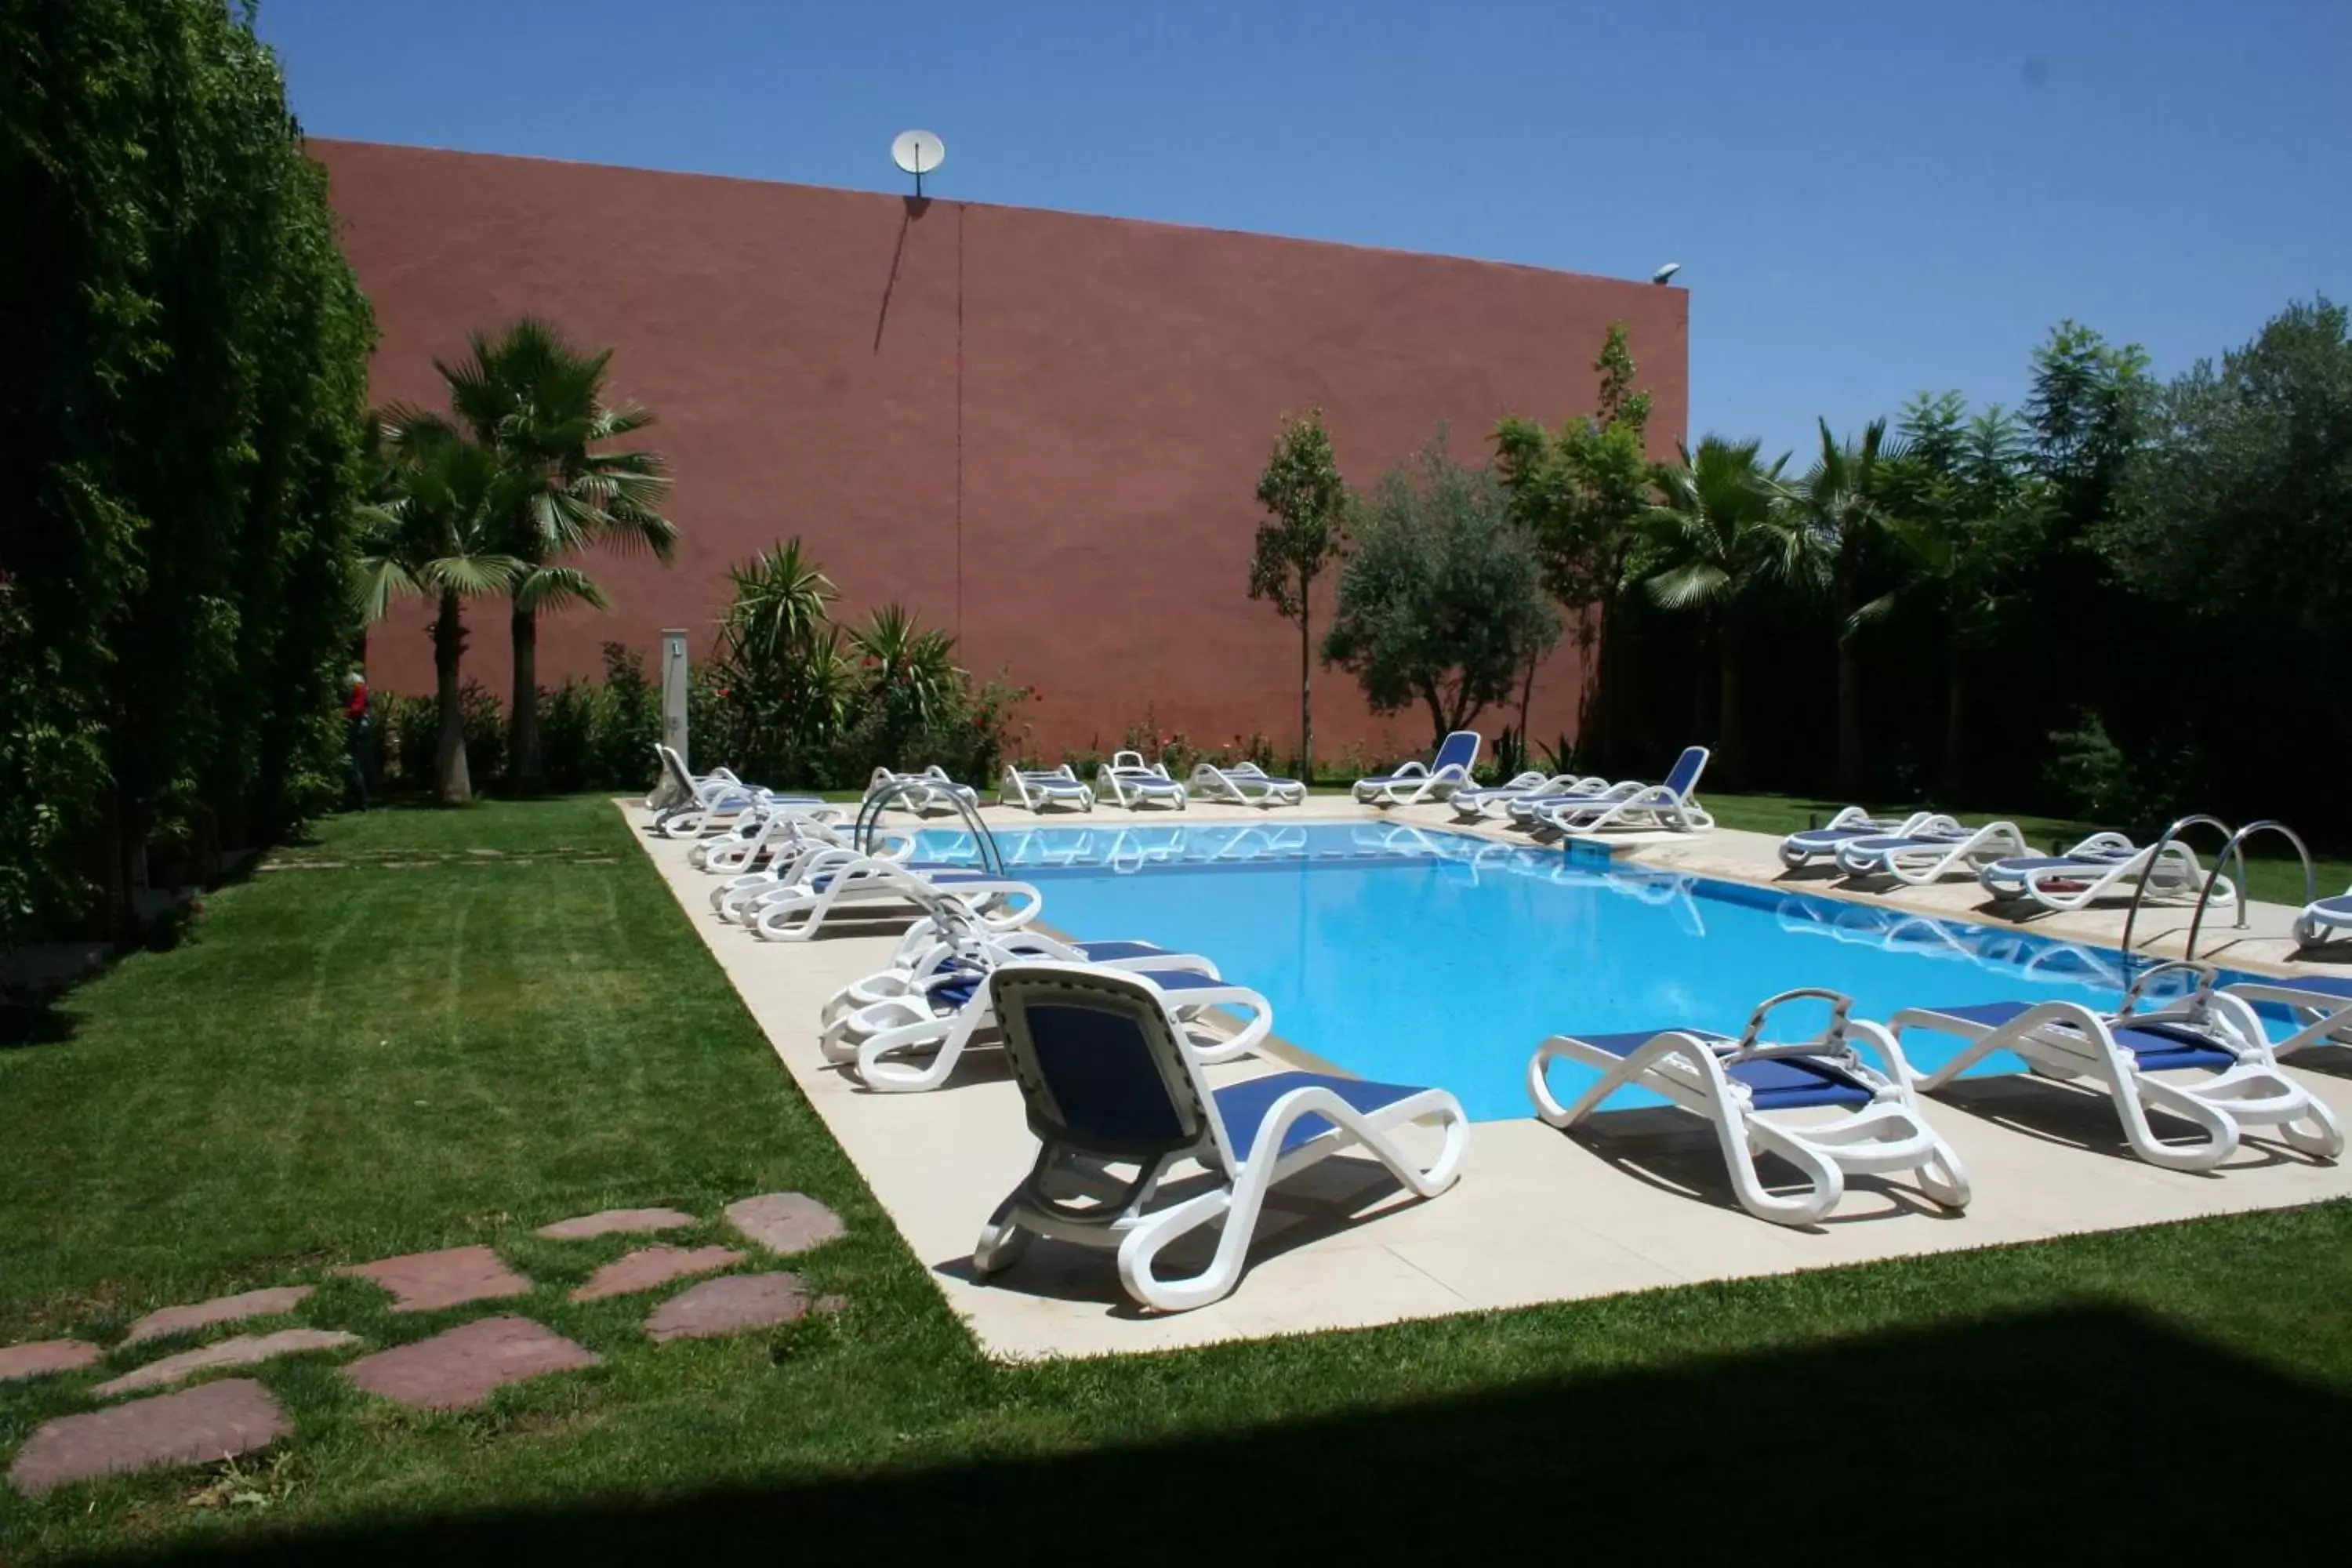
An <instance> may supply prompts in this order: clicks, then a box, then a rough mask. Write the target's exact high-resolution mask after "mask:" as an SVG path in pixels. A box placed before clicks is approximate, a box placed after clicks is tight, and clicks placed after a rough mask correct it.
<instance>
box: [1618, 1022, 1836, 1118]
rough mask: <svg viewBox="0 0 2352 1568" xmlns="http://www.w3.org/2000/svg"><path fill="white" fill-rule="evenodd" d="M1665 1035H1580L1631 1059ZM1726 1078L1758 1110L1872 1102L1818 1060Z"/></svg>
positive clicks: (1703, 1034) (1765, 1064)
mask: <svg viewBox="0 0 2352 1568" xmlns="http://www.w3.org/2000/svg"><path fill="white" fill-rule="evenodd" d="M1684 1032H1685V1033H1686V1034H1692V1035H1696V1036H1697V1037H1699V1038H1700V1039H1702V1040H1706V1041H1708V1042H1710V1043H1712V1044H1715V1045H1718V1046H1728V1045H1731V1044H1733V1043H1734V1042H1733V1041H1732V1040H1730V1039H1729V1038H1728V1037H1725V1036H1722V1035H1717V1034H1711V1033H1709V1032H1707V1031H1706V1030H1705V1029H1688V1030H1685V1031H1684ZM1662 1033H1664V1031H1663V1030H1659V1029H1649V1030H1645V1031H1643V1032H1641V1033H1638V1034H1630V1035H1580V1036H1579V1037H1578V1038H1579V1039H1580V1040H1582V1041H1583V1042H1584V1043H1585V1044H1586V1045H1588V1046H1591V1047H1595V1048H1596V1049H1599V1050H1604V1051H1607V1052H1608V1053H1609V1054H1610V1055H1611V1056H1612V1057H1627V1056H1631V1055H1633V1053H1634V1052H1635V1051H1637V1050H1640V1049H1641V1048H1642V1047H1643V1046H1646V1045H1648V1044H1649V1043H1650V1042H1651V1041H1652V1040H1654V1039H1656V1038H1657V1037H1658V1036H1659V1035H1660V1034H1662ZM1725 1076H1726V1077H1727V1078H1729V1079H1731V1080H1732V1081H1733V1082H1735V1083H1739V1084H1744V1085H1746V1086H1747V1089H1748V1103H1749V1104H1750V1105H1753V1106H1754V1107H1755V1108H1756V1109H1757V1110H1801V1109H1803V1108H1805V1107H1807V1106H1813V1105H1853V1106H1861V1105H1868V1104H1869V1103H1870V1102H1871V1100H1873V1099H1874V1095H1873V1093H1872V1091H1871V1088H1870V1086H1869V1085H1868V1084H1866V1083H1864V1082H1863V1081H1862V1080H1861V1079H1858V1078H1855V1077H1854V1076H1853V1074H1851V1073H1848V1072H1846V1071H1845V1070H1844V1069H1843V1068H1838V1067H1836V1066H1833V1065H1832V1064H1831V1063H1829V1062H1825V1061H1822V1060H1821V1059H1820V1058H1815V1057H1765V1058H1761V1059H1760V1060H1757V1061H1749V1062H1739V1063H1737V1064H1735V1065H1733V1066H1731V1067H1728V1068H1726V1069H1725Z"/></svg>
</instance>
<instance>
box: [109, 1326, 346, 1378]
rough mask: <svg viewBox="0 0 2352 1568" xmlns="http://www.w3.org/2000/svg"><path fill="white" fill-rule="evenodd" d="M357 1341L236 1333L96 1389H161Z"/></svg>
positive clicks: (335, 1332)
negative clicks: (212, 1372) (220, 1370)
mask: <svg viewBox="0 0 2352 1568" xmlns="http://www.w3.org/2000/svg"><path fill="white" fill-rule="evenodd" d="M359 1342H360V1337H359V1335H357V1334H347V1333H344V1332H343V1331H341V1330H340V1329H280V1330H278V1331H277V1332H276V1333H274V1334H239V1335H237V1336H236V1338H235V1339H228V1340H223V1341H221V1342H220V1343H218V1344H215V1345H200V1346H198V1347H197V1348H196V1349H194V1350H192V1351H182V1352H180V1353H179V1354H178V1355H167V1356H165V1357H164V1358H163V1360H161V1361H151V1362H149V1363H147V1364H146V1365H145V1366H142V1367H136V1368H134V1369H132V1370H131V1371H130V1372H126V1373H123V1374H122V1375H121V1377H117V1378H110V1379H109V1380H108V1381H106V1382H104V1383H101V1384H99V1385H98V1392H99V1393H100V1394H131V1393H133V1392H135V1391H137V1390H139V1389H142V1388H161V1387H163V1385H164V1384H167V1383H177V1382H179V1381H180V1380H181V1379H182V1378H184V1377H186V1376H188V1375H190V1374H191V1373H199V1372H205V1371H207V1370H209V1369H210V1368H213V1367H216V1366H251V1365H253V1364H254V1363H256V1362H264V1361H268V1359H269V1358H270V1357H272V1356H281V1355H292V1354H293V1353H294V1352H296V1351H332V1350H341V1349H342V1347H343V1346H345V1345H355V1344H357V1343H359Z"/></svg>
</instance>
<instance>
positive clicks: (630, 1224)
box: [534, 1209, 694, 1241]
mask: <svg viewBox="0 0 2352 1568" xmlns="http://www.w3.org/2000/svg"><path fill="white" fill-rule="evenodd" d="M693 1223H694V1216H693V1215H690V1214H681V1213H679V1212H678V1211H677V1209H604V1210H602V1211H600V1212H598V1213H596V1214H583V1215H573V1216H572V1218H570V1219H560V1220H557V1221H556V1222H555V1223H554V1224H553V1225H543V1226H540V1227H539V1229H538V1230H537V1231H536V1232H535V1233H534V1234H536V1235H539V1236H542V1237H546V1238H547V1239H548V1240H550V1241H584V1240H586V1239H587V1238H588V1237H592V1236H609V1235H611V1234H612V1233H613V1232H614V1231H616V1230H625V1231H645V1230H677V1229H678V1228H680V1227H681V1226H689V1225H692V1224H693Z"/></svg>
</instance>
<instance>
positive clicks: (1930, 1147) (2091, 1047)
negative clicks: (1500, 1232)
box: [1528, 963, 2352, 1225]
mask: <svg viewBox="0 0 2352 1568" xmlns="http://www.w3.org/2000/svg"><path fill="white" fill-rule="evenodd" d="M2183 977H2186V980H2187V985H2186V988H2185V989H2178V986H2179V982H2180V981H2181V980H2182V979H2183ZM2167 985H2172V986H2174V987H2175V988H2176V989H2175V990H2174V992H2173V994H2169V995H2167V996H2164V997H2162V998H2160V999H2151V995H2152V994H2153V993H2156V992H2158V991H2162V990H2164V989H2166V987H2167ZM1807 1001H1811V1002H1814V1003H1819V1004H1822V1005H1826V1006H1827V1007H1828V1009H1829V1013H1828V1022H1827V1024H1826V1025H1825V1026H1823V1027H1822V1028H1821V1029H1820V1030H1818V1031H1816V1032H1813V1033H1811V1034H1807V1035H1803V1036H1801V1037H1799V1038H1797V1039H1795V1040H1792V1041H1790V1040H1783V1041H1774V1040H1770V1039H1768V1038H1766V1037H1765V1035H1764V1029H1765V1027H1766V1025H1767V1024H1768V1022H1769V1020H1770V1019H1771V1017H1772V1016H1773V1015H1774V1014H1776V1013H1778V1012H1779V1011H1780V1009H1781V1008H1783V1007H1786V1006H1789V1005H1791V1004H1798V1003H1803V1002H1807ZM2264 1006H2268V1007H2273V1008H2279V1009H2284V1011H2285V1012H2286V1014H2287V1015H2288V1016H2289V1017H2290V1018H2291V1020H2292V1024H2291V1027H2290V1031H2289V1033H2288V1034H2287V1036H2286V1037H2284V1039H2280V1040H2277V1041H2273V1040H2271V1039H2270V1038H2269V1037H2268V1036H2267V1034H2266V1032H2265V1030H2264V1028H2263V1024H2262V1021H2261V1018H2260V1016H2259V1015H2258V1013H2257V1011H2256V1010H2257V1008H2260V1007H2264ZM1927 1033H1933V1034H1944V1035H1950V1036H1956V1037H1959V1038H1960V1039H1962V1040H1964V1041H1965V1042H1966V1044H1965V1045H1964V1046H1963V1047H1962V1048H1961V1049H1960V1050H1959V1051H1958V1052H1957V1053H1956V1054H1954V1055H1953V1056H1952V1057H1951V1058H1949V1059H1948V1060H1947V1061H1946V1062H1945V1063H1944V1065H1943V1066H1942V1067H1940V1068H1937V1069H1936V1070H1935V1071H1934V1072H1932V1073H1926V1074H1922V1073H1919V1072H1917V1071H1916V1070H1915V1069H1914V1068H1912V1067H1911V1065H1910V1062H1909V1060H1908V1058H1907V1057H1906V1054H1905V1052H1904V1049H1903V1041H1904V1039H1905V1037H1906V1035H1914V1034H1927ZM2314 1047H2334V1048H2337V1049H2352V979H2347V978H2342V977H2336V976H2300V977H2297V978H2294V979H2292V980H2240V981H2234V982H2230V983H2227V984H2224V983H2221V979H2220V976H2219V975H2218V974H2217V973H2216V972H2215V971H2214V970H2212V969H2211V968H2210V967H2208V966H2205V965H2200V964H2188V963H2171V964H2162V965H2158V966H2157V967H2155V968H2153V969H2150V970H2147V971H2146V972H2144V973H2142V975H2141V976H2140V978H2139V980H2138V981H2137V983H2136V984H2134V985H2133V986H2132V987H2131V988H2130V989H2128V990H2127V991H2126V993H2125V995H2124V998H2123V1002H2122V1005H2120V1006H2119V1007H2118V1008H2117V1009H2116V1012H2114V1013H2111V1014H2102V1013H2098V1012H2095V1011H2094V1010H2092V1009H2091V1008H2089V1007H2086V1006H2084V1005H2082V1004H2080V1003H2076V1002H2070V1001H2044V1002H2032V1003H2028V1002H2000V1003H1989V1004H1981V1005H1971V1006H1960V1007H1912V1008H1905V1009H1902V1010H1900V1011H1898V1012H1896V1013H1895V1015H1894V1016H1893V1017H1892V1018H1891V1019H1889V1020H1888V1022H1887V1023H1886V1024H1884V1025H1881V1024H1877V1023H1873V1022H1870V1021H1867V1020H1864V1019H1858V1018H1854V1017H1853V1016H1851V1006H1850V1004H1849V1003H1848V1002H1847V1000H1846V998H1844V997H1843V996H1841V995H1839V994H1836V993H1834V992H1828V991H1804V990H1801V991H1790V992H1787V993H1784V994H1781V995H1779V996H1775V997H1772V998H1771V999H1769V1001H1767V1002H1765V1003H1764V1004H1763V1005H1761V1006H1759V1007H1758V1008H1757V1009H1756V1012H1755V1013H1754V1015H1753V1016H1750V1017H1749V1019H1748V1023H1747V1026H1746V1027H1745V1028H1744V1029H1743V1030H1742V1031H1741V1032H1740V1033H1739V1034H1738V1036H1724V1035H1718V1034H1710V1033H1707V1032H1706V1031H1703V1030H1697V1029H1689V1028H1678V1029H1667V1030H1661V1031H1655V1032H1649V1033H1635V1034H1622V1035H1600V1036H1591V1037H1584V1038H1578V1037H1570V1036H1564V1035H1563V1036H1555V1037H1552V1038H1551V1039H1549V1040H1547V1041H1545V1042H1544V1044H1543V1046H1542V1047H1540V1048H1539V1049H1538V1051H1537V1053H1536V1056H1535V1058H1534V1059H1533V1060H1532V1061H1531V1062H1530V1063H1529V1064H1528V1093H1529V1094H1530V1096H1531V1097H1532V1098H1533V1099H1534V1100H1535V1102H1536V1109H1537V1111H1538V1114H1539V1115H1540V1116H1541V1117H1542V1118H1543V1119H1544V1121H1547V1122H1549V1123H1550V1124H1551V1125H1553V1126H1555V1127H1561V1128H1566V1127H1572V1126H1574V1125H1575V1124H1576V1123H1578V1122H1579V1121H1582V1120H1583V1119H1584V1118H1586V1117H1587V1116H1590V1115H1591V1114H1592V1113H1593V1112H1594V1111H1595V1110H1599V1109H1600V1108H1601V1105H1602V1104H1603V1103H1604V1102H1605V1101H1607V1100H1609V1099H1610V1098H1611V1097H1612V1096H1613V1095H1615V1094H1616V1093H1618V1092H1619V1091H1620V1090H1622V1089H1627V1088H1639V1089H1647V1090H1649V1091H1650V1092H1652V1093H1654V1094H1657V1095H1659V1096H1661V1097H1663V1098H1664V1099H1665V1100H1669V1101H1671V1102H1672V1103H1674V1104H1675V1105H1677V1106H1679V1107H1681V1108H1682V1109H1684V1110H1688V1111H1691V1112H1693V1113H1695V1114H1696V1115H1699V1116H1701V1117H1704V1118H1706V1120H1707V1121H1709V1122H1710V1123H1711V1124H1712V1125H1713V1126H1714V1128H1715V1130H1716V1135H1717V1141H1718V1142H1719V1143H1720V1144H1721V1147H1722V1151H1723V1155H1724V1160H1725V1163H1726V1165H1727V1167H1728V1168H1729V1171H1730V1173H1731V1180H1732V1187H1733V1191H1734V1193H1735V1194H1736V1195H1737V1196H1738V1200H1739V1203H1740V1205H1741V1206H1742V1207H1743V1208H1745V1209H1747V1210H1748V1212H1749V1213H1750V1214H1753V1215H1757V1216H1758V1217H1759V1218H1763V1219H1768V1220H1772V1221H1775V1222H1777V1223H1780V1224H1783V1225H1808V1224H1811V1223H1813V1222H1815V1221H1817V1220H1819V1219H1821V1218H1822V1217H1823V1216H1824V1215H1827V1214H1828V1213H1829V1212H1830V1211H1831V1210H1832V1209H1833V1208H1835V1207H1836V1206H1837V1204H1838V1201H1839V1199H1840V1198H1841V1197H1842V1196H1843V1193H1844V1190H1845V1181H1846V1178H1847V1177H1848V1176H1849V1175H1853V1174H1856V1173H1864V1172H1872V1173H1887V1172H1908V1173H1913V1174H1915V1175H1916V1179H1917V1181H1918V1184H1919V1186H1920V1187H1921V1189H1922V1190H1923V1191H1925V1192H1926V1193H1927V1195H1928V1196H1929V1197H1931V1198H1933V1199H1935V1200H1936V1201H1937V1203H1939V1204H1942V1205H1945V1206H1947V1207H1949V1208H1954V1209H1958V1208H1960V1207H1964V1206H1965V1205H1967V1203H1968V1201H1969V1183H1968V1177H1967V1174H1966V1173H1965V1172H1964V1171H1963V1170H1962V1168H1961V1165H1960V1162H1959V1157H1958V1154H1956V1153H1955V1152H1953V1150H1952V1148H1951V1146H1950V1144H1949V1143H1948V1142H1946V1141H1945V1140H1944V1139H1943V1138H1942V1137H1941V1136H1940V1135H1939V1134H1937V1131H1935V1129H1934V1127H1933V1126H1932V1125H1931V1124H1930V1122H1929V1121H1928V1119H1927V1112H1926V1110H1925V1108H1924V1104H1923V1097H1924V1096H1927V1095H1929V1094H1933V1093H1934V1092H1935V1091H1937V1089H1942V1088H1944V1087H1945V1086H1947V1085H1948V1084H1949V1083H1951V1082H1952V1081H1953V1080H1954V1079H1958V1078H1959V1077H1960V1076H1961V1075H1962V1074H1964V1073H1966V1072H1967V1071H1968V1070H1969V1068H1972V1067H1974V1066H1976V1065H1977V1064H1978V1063H1979V1062H1981V1061H1982V1060H1984V1059H1985V1058H1987V1057H1989V1056H1991V1055H1993V1054H1994V1053H1996V1052H2000V1051H2008V1052H2011V1053H2014V1054H2015V1055H2017V1056H2019V1057H2021V1058H2023V1059H2024V1061H2025V1063H2026V1066H2027V1067H2028V1068H2030V1069H2031V1070H2032V1074H2033V1075H2034V1076H2035V1077H2038V1078H2043V1079H2056V1080H2059V1081H2062V1082H2074V1083H2079V1084H2083V1085H2086V1086H2088V1087H2089V1088H2091V1089H2095V1090H2097V1091H2099V1092H2101V1093H2104V1094H2105V1096H2106V1097H2107V1098H2108V1099H2109V1100H2111V1101H2112V1102H2113V1104H2114V1106H2115V1109H2116V1117H2117V1120H2118V1121H2119V1122H2120V1123H2121V1127H2122V1131H2123V1135H2124V1141H2125V1142H2126V1144H2127V1145H2128V1146H2129V1148H2130V1149H2131V1151H2132V1152H2133V1153H2134V1154H2136V1155H2137V1156H2138V1157H2139V1158H2140V1159H2142V1160H2145V1161H2147V1163H2149V1164H2152V1165H2157V1166H2160V1167H2163V1168H2165V1169H2168V1170H2178V1171H2210V1170H2211V1169H2213V1168H2214V1167H2215V1166H2217V1165H2220V1164H2221V1163H2223V1162H2224V1161H2226V1160H2228V1159H2229V1158H2230V1157H2231V1155H2233V1154H2234V1153H2236V1152H2237V1150H2238V1147H2239V1144H2240V1142H2241V1140H2242V1136H2243V1134H2244V1131H2245V1130H2246V1129H2248V1128H2250V1127H2275V1128H2276V1129H2278V1131H2279V1134H2280V1136H2281V1137H2282V1138H2283V1139H2284V1141H2285V1142H2286V1143H2287V1144H2288V1146H2289V1147H2291V1148H2293V1149H2295V1150H2297V1151H2299V1152H2303V1153H2305V1154H2306V1155H2309V1156H2311V1157H2313V1158H2315V1159H2322V1160H2334V1159H2336V1158H2337V1157H2338V1156H2339V1155H2341V1154H2342V1152H2343V1151H2344V1131H2343V1128H2342V1126H2341V1125H2340V1124H2339V1123H2338V1122H2337V1121H2336V1116H2335V1114H2334V1112H2333V1111H2331V1110H2329V1109H2328V1107H2327V1104H2326V1101H2324V1100H2320V1099H2318V1098H2317V1097H2316V1096H2315V1095H2313V1094H2312V1093H2311V1092H2310V1091H2309V1090H2308V1089H2305V1088H2304V1087H2303V1086H2302V1085H2301V1084H2300V1083H2297V1082H2296V1081H2295V1080H2294V1079H2292V1078H2290V1077H2289V1076H2287V1075H2286V1074H2285V1073H2284V1071H2282V1070H2281V1069H2280V1067H2279V1061H2280V1058H2283V1057H2287V1056H2292V1055H2294V1054H2295V1053H2296V1052H2298V1051H2303V1050H2306V1049H2311V1048H2314ZM1562 1059H1565V1060H1571V1061H1576V1062H1580V1063H1581V1064H1583V1065H1585V1066H1586V1067H1589V1068H1594V1069H1596V1070H1597V1071H1598V1072H1599V1074H1600V1077H1599V1078H1598V1079H1596V1080H1595V1081H1594V1082H1593V1083H1592V1085H1591V1087H1590V1088H1588V1089H1586V1090H1585V1091H1584V1092H1583V1093H1582V1094H1581V1095H1580V1096H1578V1097H1577V1098H1576V1099H1574V1100H1570V1101H1567V1102H1562V1101H1561V1100H1559V1099H1558V1098H1557V1097H1556V1096H1555V1095H1554V1094H1553V1093H1552V1090H1551V1086H1550V1083H1549V1078H1548V1074H1547V1069H1548V1068H1549V1066H1550V1065H1551V1063H1553V1062H1554V1061H1558V1060H1562ZM2186 1070H2194V1071H2197V1072H2200V1074H2201V1075H2202V1076H2201V1077H2200V1078H2198V1079H2193V1080H2188V1081H2184V1080H2183V1079H2181V1078H2180V1077H2179V1074H2180V1073H2181V1072H2183V1071H2186ZM2158 1074H2167V1075H2171V1076H2166V1077H2158ZM2152 1114H2160V1115H2164V1116H2168V1117H2172V1118H2175V1119H2177V1120H2179V1121H2183V1122H2186V1123H2188V1124H2189V1126H2190V1127H2192V1128H2193V1129H2194V1130H2195V1131H2196V1136H2195V1137H2193V1138H2191V1139H2189V1140H2187V1141H2176V1140H2173V1139H2169V1138H2167V1137H2164V1136H2162V1135H2160V1134H2159V1132H2158V1129H2157V1126H2156V1124H2155V1123H2154V1121H2152V1120H2151V1117H2152ZM1766 1154H1771V1155H1777V1156H1779V1157H1780V1159H1781V1160H1784V1161H1786V1162H1787V1163H1789V1164H1790V1165H1791V1166H1793V1167H1795V1169H1796V1170H1797V1171H1798V1172H1799V1173H1800V1174H1801V1177H1802V1178H1803V1181H1802V1183H1801V1185H1800V1186H1799V1188H1798V1189H1797V1190H1796V1191H1794V1192H1790V1191H1789V1190H1786V1189H1785V1188H1782V1189H1777V1190H1776V1189H1775V1188H1773V1187H1772V1186H1770V1185H1769V1184H1767V1182H1766V1180H1765V1178H1764V1176H1763V1174H1762V1173H1761V1172H1760V1171H1759V1164H1758V1162H1759V1158H1760V1157H1761V1156H1763V1155H1766Z"/></svg>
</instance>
